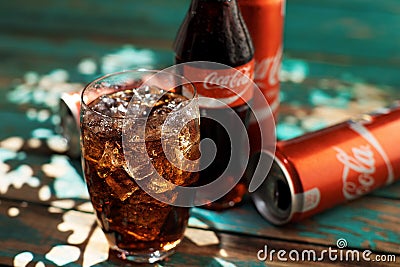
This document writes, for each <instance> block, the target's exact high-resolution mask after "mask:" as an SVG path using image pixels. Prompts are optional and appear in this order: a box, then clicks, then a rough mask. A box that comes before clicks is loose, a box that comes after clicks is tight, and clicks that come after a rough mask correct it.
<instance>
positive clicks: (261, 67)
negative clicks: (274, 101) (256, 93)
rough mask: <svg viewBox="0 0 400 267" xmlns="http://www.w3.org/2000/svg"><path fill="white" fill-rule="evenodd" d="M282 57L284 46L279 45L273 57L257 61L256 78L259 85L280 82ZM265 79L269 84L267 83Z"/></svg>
mask: <svg viewBox="0 0 400 267" xmlns="http://www.w3.org/2000/svg"><path fill="white" fill-rule="evenodd" d="M281 59H282V47H279V48H278V49H277V51H276V53H275V55H273V56H272V57H267V58H264V59H262V60H259V61H256V62H255V70H254V80H255V82H256V83H257V85H258V86H260V87H262V88H265V87H272V86H275V85H276V84H278V82H279V71H280V68H281ZM266 78H267V79H266ZM265 80H266V82H267V83H268V84H265Z"/></svg>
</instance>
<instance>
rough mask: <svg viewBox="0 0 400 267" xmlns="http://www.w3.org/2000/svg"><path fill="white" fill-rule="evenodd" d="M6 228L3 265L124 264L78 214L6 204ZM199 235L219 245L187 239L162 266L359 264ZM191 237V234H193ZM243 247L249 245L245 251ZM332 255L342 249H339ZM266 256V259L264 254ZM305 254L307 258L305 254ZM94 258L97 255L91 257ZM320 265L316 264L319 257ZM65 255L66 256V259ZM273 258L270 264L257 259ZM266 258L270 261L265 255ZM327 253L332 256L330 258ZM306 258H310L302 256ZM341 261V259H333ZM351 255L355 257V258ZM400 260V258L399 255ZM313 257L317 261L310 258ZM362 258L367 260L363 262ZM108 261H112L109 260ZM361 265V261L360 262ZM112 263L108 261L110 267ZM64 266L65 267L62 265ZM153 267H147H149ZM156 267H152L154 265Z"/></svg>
mask: <svg viewBox="0 0 400 267" xmlns="http://www.w3.org/2000/svg"><path fill="white" fill-rule="evenodd" d="M0 218H1V220H0V222H1V228H2V231H1V232H0V237H1V240H2V242H3V243H2V244H3V250H2V251H1V252H0V263H1V264H6V265H12V264H13V262H15V261H16V260H17V259H20V260H22V259H27V257H29V256H31V259H29V258H28V259H27V263H28V262H30V264H34V263H36V264H37V263H39V262H42V264H45V265H46V266H48V265H53V264H55V263H58V264H60V265H62V264H61V263H63V264H68V266H79V265H82V264H83V262H84V261H85V263H86V264H87V263H88V261H90V260H92V261H91V263H94V261H93V258H94V259H97V260H98V263H97V265H96V266H121V264H123V262H122V261H121V260H119V259H117V258H115V256H113V255H111V253H110V252H109V251H107V249H106V250H104V248H107V246H108V245H107V242H106V240H105V238H104V236H103V234H102V233H101V232H99V228H97V227H96V225H95V223H96V222H95V218H94V215H93V214H91V213H84V212H80V211H76V210H60V209H56V208H52V209H49V208H48V207H45V206H41V205H35V204H33V203H26V202H22V203H21V202H16V201H9V200H2V201H1V203H0ZM192 230H194V231H198V232H197V235H203V236H205V237H207V236H210V235H211V236H216V238H217V240H218V241H217V242H218V243H217V244H215V243H213V244H210V245H206V244H202V245H200V244H198V243H196V242H194V241H193V240H195V239H196V238H194V235H193V234H186V238H185V239H184V240H183V243H182V245H180V246H179V247H178V248H177V253H176V254H174V255H173V256H171V257H170V258H169V259H168V260H166V261H164V262H161V263H160V265H159V266H221V265H222V266H243V265H249V264H250V265H251V266H265V264H266V265H268V266H286V265H289V266H297V265H298V264H300V263H304V262H307V263H308V264H310V265H311V266H333V265H335V264H338V263H340V264H341V266H356V265H357V264H359V262H358V261H356V260H352V259H353V258H350V256H349V257H348V258H347V259H349V260H346V258H345V257H343V258H342V259H343V260H342V261H341V260H340V258H339V256H340V253H339V250H338V252H335V253H337V254H336V255H337V259H336V261H335V260H332V259H333V258H329V257H328V254H325V255H324V254H322V251H323V250H328V249H329V247H327V246H321V245H318V244H313V243H311V244H310V243H305V242H296V241H293V242H287V241H282V240H273V239H272V240H271V239H266V238H262V237H251V236H247V235H244V234H240V235H236V234H232V233H224V232H221V233H216V235H215V233H213V232H212V231H210V230H201V229H192ZM187 232H189V231H187ZM243 244H246V246H245V247H244V246H243ZM331 249H338V247H337V246H336V244H334V246H332V247H331ZM260 250H262V251H261V252H260V253H259V251H260ZM272 250H275V251H276V252H277V251H278V250H284V251H286V252H287V254H286V256H284V257H286V258H287V259H288V261H281V260H280V259H279V258H278V257H277V254H276V253H275V254H272V256H271V258H270V255H271V251H272ZM292 250H296V251H297V252H298V255H297V257H298V259H300V260H301V259H302V258H301V257H304V258H303V259H304V260H303V261H302V262H299V261H298V260H297V259H296V254H295V253H292V254H290V255H292V256H293V260H292V259H291V258H289V255H288V254H289V253H291V251H292ZM349 250H351V251H352V253H362V252H363V251H362V250H361V251H359V252H358V251H355V250H354V249H352V248H343V250H342V254H343V255H346V254H345V253H346V252H347V251H349ZM304 251H305V254H304ZM88 252H91V253H92V254H91V255H89V254H87V253H88ZM314 252H315V256H316V257H317V259H320V260H317V261H310V260H309V259H311V258H312V257H313V256H314V254H308V253H314ZM60 253H65V254H63V256H62V257H61V254H60ZM257 253H259V256H260V257H263V256H267V257H266V259H265V262H264V261H262V260H259V259H258V257H257ZM265 253H266V255H264V254H265ZM325 253H326V252H325ZM302 255H304V256H302ZM332 255H333V256H335V254H332ZM349 255H350V254H349ZM376 255H381V253H372V254H371V255H368V256H369V257H370V259H372V260H373V259H376ZM393 256H395V257H399V255H395V254H393ZM309 257H311V258H309ZM360 257H361V256H360ZM107 259H108V260H107ZM354 259H356V258H354ZM105 260H107V261H105ZM62 261H63V262H62ZM360 262H362V264H363V266H376V265H373V262H372V261H371V262H367V261H364V260H363V259H362V258H361V259H360ZM394 264H395V262H389V263H388V265H385V266H394ZM144 266H147V265H144ZM148 266H151V265H148Z"/></svg>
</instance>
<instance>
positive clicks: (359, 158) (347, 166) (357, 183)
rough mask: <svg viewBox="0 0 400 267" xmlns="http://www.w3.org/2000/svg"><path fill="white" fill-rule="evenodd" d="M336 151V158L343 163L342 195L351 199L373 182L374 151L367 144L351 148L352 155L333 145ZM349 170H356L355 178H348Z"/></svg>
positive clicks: (365, 190)
mask: <svg viewBox="0 0 400 267" xmlns="http://www.w3.org/2000/svg"><path fill="white" fill-rule="evenodd" d="M334 149H335V150H336V151H337V152H338V153H337V155H336V158H337V159H338V160H339V161H340V162H341V163H343V165H344V169H343V175H342V178H343V195H344V196H345V198H346V199H353V198H356V197H357V196H361V195H363V194H365V193H367V192H369V191H371V187H372V186H373V185H374V183H375V179H374V177H373V176H372V175H373V174H374V173H375V170H376V168H375V159H374V152H373V151H372V150H371V147H370V146H369V145H363V146H360V147H354V148H352V150H351V151H352V155H348V154H347V153H346V152H344V151H343V150H342V149H340V148H338V147H334ZM351 171H353V172H356V173H357V174H358V175H356V176H357V179H355V180H350V179H349V177H351V176H350V174H351Z"/></svg>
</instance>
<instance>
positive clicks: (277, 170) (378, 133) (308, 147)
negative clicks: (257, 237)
mask: <svg viewBox="0 0 400 267" xmlns="http://www.w3.org/2000/svg"><path fill="white" fill-rule="evenodd" d="M399 132H400V105H399V104H396V105H395V106H392V107H390V108H385V109H381V110H379V111H377V112H374V113H372V114H368V115H363V116H360V117H359V118H357V119H353V120H350V121H347V122H343V123H340V124H337V125H334V126H331V127H329V128H325V129H322V130H319V131H316V132H313V133H309V134H306V135H304V136H301V137H298V138H295V139H291V140H288V141H280V142H278V143H277V148H276V153H275V156H274V155H273V153H270V152H268V151H266V150H263V151H261V152H259V153H257V154H256V155H255V156H253V158H252V159H251V164H250V169H253V171H254V169H257V168H255V166H257V164H261V165H262V164H263V163H264V164H267V163H269V164H270V163H271V158H273V163H272V167H271V169H270V171H269V173H268V174H266V173H265V172H262V171H255V173H254V176H253V179H254V178H257V179H263V178H265V180H264V181H263V183H262V185H261V186H260V187H259V188H258V189H257V190H256V191H254V192H253V193H252V199H253V200H254V203H255V205H256V207H257V209H258V211H259V212H260V213H261V215H263V217H265V219H267V220H268V221H270V222H271V223H273V224H277V225H281V224H285V223H288V222H294V221H299V220H301V219H304V218H306V217H309V216H311V215H314V214H316V213H319V212H322V211H324V210H326V209H328V208H331V207H333V206H335V205H337V204H339V203H343V202H345V201H348V200H352V199H355V198H357V197H360V196H362V195H364V194H366V193H368V192H371V191H372V190H374V189H376V188H378V187H381V186H384V185H388V184H390V183H392V182H393V181H395V180H396V179H398V178H400V149H399V148H398V144H399V142H400V136H399V135H398V133H399ZM260 169H263V168H260ZM264 170H265V168H264ZM250 172H251V170H250ZM265 176H266V177H265Z"/></svg>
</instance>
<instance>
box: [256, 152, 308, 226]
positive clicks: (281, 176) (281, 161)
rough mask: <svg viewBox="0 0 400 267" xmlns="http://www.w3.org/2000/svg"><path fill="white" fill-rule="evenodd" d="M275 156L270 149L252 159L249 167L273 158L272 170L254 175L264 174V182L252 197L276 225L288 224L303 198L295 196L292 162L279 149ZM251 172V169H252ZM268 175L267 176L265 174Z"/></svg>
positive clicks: (261, 212) (268, 218) (258, 207)
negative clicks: (281, 154)
mask: <svg viewBox="0 0 400 267" xmlns="http://www.w3.org/2000/svg"><path fill="white" fill-rule="evenodd" d="M277 153H278V154H277V155H276V156H275V157H274V155H272V154H271V153H270V152H269V151H260V152H259V153H256V154H255V155H254V156H253V157H252V158H251V159H250V164H249V168H253V169H254V167H252V166H256V165H257V164H263V162H268V160H269V161H270V160H271V158H273V162H272V166H271V169H270V171H269V172H268V173H267V174H265V173H254V174H253V175H255V176H258V175H263V176H264V177H263V178H264V182H263V183H262V184H261V185H260V187H259V188H258V189H257V190H255V191H254V192H253V193H252V194H251V197H252V199H253V202H254V204H255V206H256V208H257V210H258V211H259V212H260V214H261V215H262V216H263V217H264V218H265V219H266V220H268V221H269V222H271V223H273V224H275V225H282V224H286V223H288V222H289V221H291V219H292V217H293V214H294V213H295V211H296V210H297V208H296V207H301V206H302V203H300V202H301V201H302V199H301V198H296V197H295V192H296V190H295V184H294V182H293V181H294V180H293V177H294V176H295V174H294V173H293V170H292V168H290V163H289V162H288V161H287V160H286V159H285V158H283V157H282V156H280V154H279V152H278V151H277ZM250 172H251V170H250ZM265 175H266V176H265Z"/></svg>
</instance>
